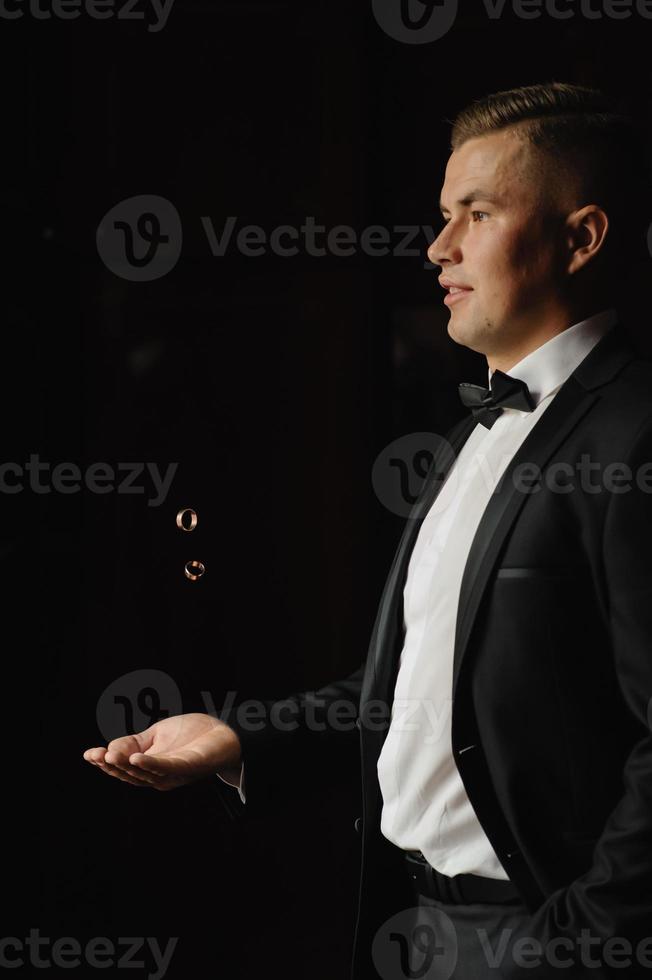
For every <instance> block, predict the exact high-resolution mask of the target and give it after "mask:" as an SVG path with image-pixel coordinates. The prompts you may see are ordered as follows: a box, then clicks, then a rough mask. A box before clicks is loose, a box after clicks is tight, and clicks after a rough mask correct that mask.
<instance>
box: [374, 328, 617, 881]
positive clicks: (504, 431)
mask: <svg viewBox="0 0 652 980" xmlns="http://www.w3.org/2000/svg"><path fill="white" fill-rule="evenodd" d="M616 320H617V316H616V312H615V310H612V309H609V310H604V311H603V312H602V313H599V314H596V315H595V316H592V317H590V318H589V319H587V320H583V321H581V322H580V323H576V324H574V325H573V326H571V327H569V328H568V329H566V330H564V331H563V332H562V333H560V334H558V335H557V336H555V337H553V338H552V339H550V340H548V341H546V343H544V344H542V345H541V346H540V347H538V348H537V349H536V350H534V351H532V352H531V353H530V354H528V355H527V356H526V357H524V358H523V359H522V360H521V361H519V362H518V363H517V364H514V365H513V367H511V368H510V370H509V371H508V372H506V373H507V374H509V375H510V377H515V378H519V379H520V380H522V381H525V383H526V384H527V386H528V388H529V391H530V394H531V395H532V398H533V400H534V402H535V405H536V408H535V409H534V410H533V411H531V412H527V411H522V410H520V409H516V408H505V409H503V412H502V414H501V415H500V416H499V417H498V418H497V420H496V421H495V422H494V423H493V425H492V426H491V428H487V427H486V426H484V425H482V424H481V423H478V424H477V425H476V426H475V428H474V429H473V430H472V432H471V434H470V436H469V437H468V439H467V441H466V442H465V444H464V446H463V447H462V450H461V452H460V453H459V455H458V457H457V459H456V460H455V462H454V463H453V466H452V467H451V469H450V471H449V473H448V474H447V477H446V480H445V481H444V483H443V485H442V487H441V489H440V491H439V493H438V495H437V497H436V498H435V501H434V503H433V505H432V507H431V508H430V510H429V511H428V513H427V515H426V517H425V518H424V520H423V523H422V525H421V528H420V530H419V534H418V536H417V539H416V542H415V544H414V548H413V550H412V555H411V557H410V562H409V566H408V572H407V577H406V582H405V588H404V591H403V600H404V625H405V636H404V643H403V649H402V652H401V655H400V660H399V670H398V676H397V680H396V686H395V689H394V698H393V702H392V711H391V721H390V727H389V731H388V733H387V737H386V739H385V742H384V744H383V748H382V751H381V753H380V757H379V759H378V779H379V782H380V788H381V792H382V798H383V807H382V814H381V831H382V833H383V835H384V836H385V837H386V838H387V839H388V840H390V841H392V843H394V844H396V845H397V846H398V847H401V848H403V849H405V850H418V851H421V852H422V853H423V855H424V856H425V857H426V859H427V860H428V862H429V864H431V865H432V867H434V868H436V869H437V870H438V871H440V872H441V873H442V874H446V875H450V876H453V875H457V874H477V875H483V876H485V877H487V878H502V879H507V878H508V875H507V874H506V872H505V870H504V868H503V866H502V864H501V863H500V861H499V860H498V857H497V856H496V853H495V851H494V850H493V848H492V846H491V844H490V843H489V840H488V839H487V837H486V835H485V833H484V831H483V829H482V827H481V825H480V823H479V821H478V819H477V817H476V814H475V811H474V810H473V807H472V806H471V803H470V801H469V798H468V796H467V795H466V791H465V789H464V785H463V783H462V780H461V777H460V775H459V772H458V769H457V766H456V764H455V761H454V758H453V752H452V747H451V708H452V685H453V651H454V645H455V623H456V618H457V608H458V602H459V593H460V585H461V582H462V575H463V573H464V568H465V565H466V562H467V559H468V554H469V549H470V547H471V544H472V542H473V539H474V537H475V534H476V531H477V529H478V524H479V522H480V519H481V517H482V515H483V512H484V510H485V508H486V506H487V504H488V502H489V498H490V497H491V495H492V492H493V491H494V489H495V487H496V485H497V483H498V481H499V479H500V477H501V475H502V473H503V472H504V470H505V468H506V467H507V465H508V463H509V462H510V460H511V459H512V457H513V456H514V454H515V453H516V451H517V450H518V448H519V446H520V445H521V443H522V442H523V441H524V439H525V437H526V436H527V435H528V433H529V432H530V431H531V430H532V429H533V428H534V426H535V425H536V424H537V422H538V421H539V419H540V418H541V416H542V415H543V413H544V412H545V411H546V409H547V408H548V407H549V406H550V404H551V402H552V400H553V398H554V397H555V395H556V394H557V392H558V391H559V388H560V387H561V385H562V384H563V383H564V382H565V381H566V380H567V378H568V377H569V376H570V375H571V374H572V372H573V371H574V370H575V368H576V367H578V365H579V364H580V362H581V361H582V360H584V358H585V357H586V355H587V354H588V353H589V351H590V350H591V349H592V348H593V346H594V345H595V344H596V343H597V342H598V340H600V338H601V337H602V336H603V335H604V334H605V333H606V332H607V331H608V330H609V329H610V328H611V327H613V325H614V324H615V322H616ZM487 373H488V378H489V381H490V380H491V374H492V372H491V371H490V370H488V372H487Z"/></svg>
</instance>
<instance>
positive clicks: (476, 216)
mask: <svg viewBox="0 0 652 980" xmlns="http://www.w3.org/2000/svg"><path fill="white" fill-rule="evenodd" d="M479 215H481V217H479ZM471 216H472V218H473V220H474V221H484V219H485V218H488V217H489V215H488V214H487V212H486V211H471Z"/></svg>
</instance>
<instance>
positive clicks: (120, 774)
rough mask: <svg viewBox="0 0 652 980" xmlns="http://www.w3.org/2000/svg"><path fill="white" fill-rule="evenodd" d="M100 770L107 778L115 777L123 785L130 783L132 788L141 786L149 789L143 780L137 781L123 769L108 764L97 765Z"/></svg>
mask: <svg viewBox="0 0 652 980" xmlns="http://www.w3.org/2000/svg"><path fill="white" fill-rule="evenodd" d="M96 765H97V766H98V768H99V769H101V770H102V771H103V772H105V773H106V774H107V776H113V778H114V779H119V780H120V781H121V782H123V783H129V784H130V785H131V786H140V787H143V788H145V789H146V788H147V786H148V784H147V783H146V782H145V781H144V780H142V779H135V778H134V777H133V776H130V775H129V774H128V773H126V772H124V771H123V770H122V769H116V768H115V766H107V764H106V763H104V762H102V763H96Z"/></svg>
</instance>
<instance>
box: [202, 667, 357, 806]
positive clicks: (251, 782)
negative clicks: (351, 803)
mask: <svg viewBox="0 0 652 980" xmlns="http://www.w3.org/2000/svg"><path fill="white" fill-rule="evenodd" d="M364 666H365V665H364V662H363V663H362V664H361V665H360V667H358V668H357V669H356V670H355V671H354V672H353V673H352V674H350V675H349V676H348V677H346V678H344V679H343V680H339V681H334V682H331V683H329V684H326V685H325V686H324V687H321V688H319V689H318V690H316V691H303V692H300V693H295V694H291V695H289V696H288V697H286V698H283V699H282V700H278V701H275V700H266V701H250V702H243V703H242V704H240V705H234V706H231V707H230V708H229V709H228V711H226V712H224V713H223V714H221V716H220V717H221V719H222V720H223V721H224V722H226V724H227V725H230V726H231V728H233V730H234V731H235V732H236V733H237V734H238V737H239V739H240V744H241V746H242V761H243V768H244V770H246V774H247V788H246V806H247V808H248V809H249V810H252V811H255V810H258V809H259V808H261V807H262V808H265V807H267V806H270V805H273V804H274V802H275V801H277V800H281V799H286V798H287V796H288V794H290V795H295V796H299V795H302V794H303V793H305V792H306V785H307V784H308V783H309V782H310V781H311V780H312V781H313V782H318V781H323V779H324V777H326V778H327V779H329V780H337V779H338V778H339V776H340V775H342V776H346V775H347V774H349V773H351V771H352V769H353V768H355V766H357V765H358V757H357V745H358V735H359V733H358V728H357V724H356V722H357V718H358V707H359V704H360V692H361V688H362V678H363V675H364ZM241 787H242V783H241ZM241 799H242V794H241ZM243 802H244V800H243Z"/></svg>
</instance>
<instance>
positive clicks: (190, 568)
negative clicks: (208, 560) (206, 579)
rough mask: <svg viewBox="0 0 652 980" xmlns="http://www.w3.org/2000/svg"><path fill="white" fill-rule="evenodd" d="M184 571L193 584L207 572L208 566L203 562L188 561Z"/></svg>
mask: <svg viewBox="0 0 652 980" xmlns="http://www.w3.org/2000/svg"><path fill="white" fill-rule="evenodd" d="M183 570H184V572H185V574H186V578H189V579H190V581H191V582H196V581H197V579H200V578H201V577H202V575H203V574H204V572H205V571H206V566H205V565H204V563H203V562H202V561H187V562H186V564H185V567H184V569H183Z"/></svg>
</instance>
